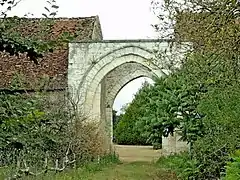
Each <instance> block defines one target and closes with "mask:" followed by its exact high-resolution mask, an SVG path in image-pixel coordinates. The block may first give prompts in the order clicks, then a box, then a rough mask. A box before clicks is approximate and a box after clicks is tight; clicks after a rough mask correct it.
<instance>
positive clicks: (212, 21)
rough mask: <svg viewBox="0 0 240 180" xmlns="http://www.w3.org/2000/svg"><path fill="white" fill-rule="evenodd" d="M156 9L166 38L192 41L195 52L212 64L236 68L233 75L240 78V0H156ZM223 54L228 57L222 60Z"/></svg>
mask: <svg viewBox="0 0 240 180" xmlns="http://www.w3.org/2000/svg"><path fill="white" fill-rule="evenodd" d="M153 8H154V11H155V13H156V15H157V16H158V17H159V24H156V25H154V27H155V28H156V30H157V31H158V32H159V34H161V37H162V38H166V37H167V38H169V37H170V38H174V40H175V42H177V43H182V42H185V41H188V42H191V43H192V45H193V49H192V50H191V52H197V53H199V52H200V53H201V54H204V55H205V59H206V61H208V63H224V64H225V66H227V67H228V69H229V70H231V71H232V78H234V79H235V80H236V79H238V78H237V74H238V73H239V70H240V68H239V56H240V53H239V52H240V45H239V43H240V41H239V37H240V2H239V1H238V0H211V1H209V0H202V1H199V0H184V1H178V0H165V1H164V3H162V4H160V3H159V1H157V0H154V1H153ZM206 55H208V57H207V56H206ZM213 55H214V58H211V57H212V56H213ZM219 57H221V58H222V57H224V61H223V62H219V60H218V58H219ZM210 60H211V61H210Z"/></svg>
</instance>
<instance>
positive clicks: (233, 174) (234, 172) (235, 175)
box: [224, 150, 240, 180]
mask: <svg viewBox="0 0 240 180" xmlns="http://www.w3.org/2000/svg"><path fill="white" fill-rule="evenodd" d="M230 158H231V159H230V160H229V161H228V163H227V166H226V177H225V178H224V179H225V180H236V179H240V150H237V151H236V152H234V153H233V154H232V155H231V156H230Z"/></svg>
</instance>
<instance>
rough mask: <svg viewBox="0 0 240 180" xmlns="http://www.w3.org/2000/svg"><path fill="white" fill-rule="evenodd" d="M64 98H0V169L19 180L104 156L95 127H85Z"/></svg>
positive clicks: (36, 95)
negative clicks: (26, 175)
mask: <svg viewBox="0 0 240 180" xmlns="http://www.w3.org/2000/svg"><path fill="white" fill-rule="evenodd" d="M68 98H69V97H67V96H66V95H65V94H63V93H51V94H48V93H44V92H42V93H34V94H27V93H25V94H19V93H12V94H6V93H1V94H0V107H1V108H0V167H2V166H8V167H9V168H10V167H11V168H12V170H11V172H10V173H11V174H12V175H14V176H19V177H22V176H23V175H24V174H29V172H45V171H47V170H54V171H62V170H64V169H65V168H66V167H67V166H70V167H71V166H76V165H80V164H82V163H84V162H86V161H89V160H90V161H91V160H93V159H94V158H96V157H98V156H102V155H104V153H105V152H104V147H103V144H104V143H103V142H104V139H103V136H102V135H101V134H102V132H100V131H99V124H97V123H87V122H86V121H85V120H86V117H85V116H84V115H82V114H81V113H79V112H75V111H73V109H74V108H73V107H72V105H70V104H69V99H68ZM44 164H45V165H44ZM46 165H47V166H46ZM9 168H8V169H9Z"/></svg>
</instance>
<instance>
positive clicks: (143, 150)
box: [114, 145, 162, 162]
mask: <svg viewBox="0 0 240 180" xmlns="http://www.w3.org/2000/svg"><path fill="white" fill-rule="evenodd" d="M114 147H115V151H116V153H117V154H118V155H119V158H120V160H121V161H122V162H136V161H144V162H155V161H156V160H158V159H159V157H160V156H161V155H162V153H161V150H154V149H153V147H152V146H132V145H114Z"/></svg>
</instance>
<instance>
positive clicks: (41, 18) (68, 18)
mask: <svg viewBox="0 0 240 180" xmlns="http://www.w3.org/2000/svg"><path fill="white" fill-rule="evenodd" d="M13 17H14V16H10V17H6V19H7V18H13ZM17 17H18V16H17ZM18 18H19V19H28V20H45V19H46V20H47V19H50V20H65V19H66V20H71V19H73V20H75V19H76V20H77V19H96V18H98V15H95V16H85V17H80V16H79V17H54V18H45V17H18ZM0 19H4V18H0Z"/></svg>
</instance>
